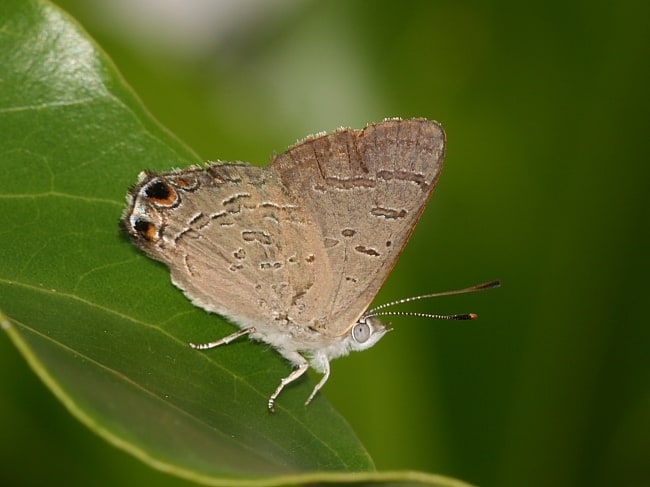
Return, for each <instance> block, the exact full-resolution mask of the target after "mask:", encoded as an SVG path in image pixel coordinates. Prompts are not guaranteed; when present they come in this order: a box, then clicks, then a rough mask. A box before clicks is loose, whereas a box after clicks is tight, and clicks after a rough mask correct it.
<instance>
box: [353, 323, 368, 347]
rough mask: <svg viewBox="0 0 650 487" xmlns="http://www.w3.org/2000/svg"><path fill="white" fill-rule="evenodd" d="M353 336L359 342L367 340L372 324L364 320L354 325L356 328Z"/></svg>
mask: <svg viewBox="0 0 650 487" xmlns="http://www.w3.org/2000/svg"><path fill="white" fill-rule="evenodd" d="M352 338H354V341H355V342H357V343H365V342H367V341H368V338H370V326H369V325H368V323H366V322H365V321H364V322H360V323H357V324H356V325H354V328H352Z"/></svg>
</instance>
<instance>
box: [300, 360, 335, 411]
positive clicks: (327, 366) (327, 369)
mask: <svg viewBox="0 0 650 487" xmlns="http://www.w3.org/2000/svg"><path fill="white" fill-rule="evenodd" d="M323 368H324V370H323V377H322V379H321V380H320V381H319V382H318V384H316V387H314V390H313V391H311V394H309V397H308V398H307V400H306V401H305V406H307V405H308V404H309V403H310V402H311V400H312V399H313V398H314V396H315V395H316V393H317V392H318V391H320V390H321V387H323V386H324V385H325V382H327V379H329V378H330V363H329V362H328V361H327V360H326V361H325V362H324V364H323Z"/></svg>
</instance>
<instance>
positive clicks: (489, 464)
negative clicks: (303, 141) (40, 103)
mask: <svg viewBox="0 0 650 487" xmlns="http://www.w3.org/2000/svg"><path fill="white" fill-rule="evenodd" d="M58 4H59V5H60V6H61V7H63V8H64V9H66V10H67V11H68V12H70V13H71V14H72V15H73V16H75V17H76V18H77V19H78V20H79V22H80V23H81V24H82V25H83V26H84V28H85V29H87V30H88V31H89V32H90V34H91V35H92V36H93V37H94V38H95V39H96V40H97V41H98V43H99V44H100V45H101V46H102V47H103V48H104V49H105V50H106V51H107V52H108V54H109V55H110V56H111V57H112V58H113V60H114V61H115V63H116V65H117V66H118V68H119V69H120V70H121V72H122V73H123V75H124V77H125V78H126V80H127V81H128V82H129V83H130V84H131V85H132V86H133V88H134V90H135V91H136V92H137V93H138V94H139V96H140V97H141V98H142V100H143V102H144V104H145V105H146V106H147V107H149V109H150V110H151V112H152V113H153V114H154V116H155V117H156V118H158V119H159V120H160V121H161V122H162V123H163V124H164V125H166V126H167V127H168V128H169V129H170V130H171V131H172V132H174V133H175V134H177V135H178V136H179V138H180V139H182V140H183V141H185V142H186V143H187V144H188V145H189V146H190V147H192V148H194V149H195V150H196V151H197V152H198V153H199V154H201V155H202V156H203V157H204V158H205V159H211V160H216V159H222V160H231V161H232V160H244V161H250V162H253V163H257V164H264V163H266V162H267V161H268V160H269V158H270V155H271V154H272V153H273V152H274V151H275V152H280V151H282V150H284V149H285V148H286V147H287V146H288V145H290V144H292V143H293V142H294V141H295V140H296V139H298V138H302V137H303V136H305V135H307V134H308V133H312V132H318V131H322V130H332V129H334V128H336V127H338V126H341V125H343V126H352V127H355V128H360V127H362V126H364V125H365V124H366V123H367V122H370V121H378V120H381V119H382V118H384V117H387V116H401V117H405V118H406V117H413V116H422V117H427V118H432V119H436V120H439V121H440V122H442V123H443V125H444V126H445V128H446V130H447V134H448V152H447V159H446V168H445V171H444V172H443V176H442V178H441V181H440V184H439V187H438V189H437V191H436V193H435V195H434V197H433V199H432V201H431V203H430V205H429V209H428V210H427V212H426V213H425V215H424V217H423V219H422V221H421V223H420V225H419V227H418V229H417V231H416V232H415V234H414V237H413V239H412V240H411V243H410V244H409V246H408V247H407V249H406V251H405V252H404V254H403V256H402V258H401V260H400V262H399V264H398V266H397V267H396V268H395V270H394V272H393V273H392V275H391V277H390V279H389V281H388V282H387V283H386V286H385V287H384V289H383V290H382V292H381V293H380V295H379V296H378V299H377V302H378V303H381V302H385V301H388V300H391V299H397V298H400V297H404V296H410V295H415V294H422V293H428V292H434V291H440V290H445V289H453V288H456V287H464V286H467V285H471V284H474V283H478V282H482V281H486V280H490V279H494V278H499V279H501V280H502V281H503V287H502V288H501V289H498V290H495V291H490V292H486V293H481V294H476V295H465V296H456V297H449V298H441V299H439V300H435V301H429V302H419V303H415V304H413V305H412V306H410V307H409V308H408V309H412V310H414V311H424V312H427V311H428V312H440V313H456V312H458V313H460V312H469V311H472V312H477V313H479V314H480V315H481V318H480V319H479V320H478V321H475V322H471V323H467V322H465V323H448V322H432V321H428V320H421V319H416V318H395V319H394V320H393V327H394V328H395V331H394V332H393V333H391V334H390V335H389V336H388V337H387V338H386V339H385V340H383V341H382V342H381V343H380V344H379V345H377V346H376V347H375V348H373V349H372V350H370V351H368V352H365V353H362V354H354V355H352V356H350V357H347V358H345V359H341V360H339V361H337V362H335V363H334V364H333V370H332V378H331V380H330V382H329V383H328V384H327V386H326V388H325V389H324V394H325V395H326V396H327V398H328V399H329V400H330V401H331V402H332V403H333V404H335V406H336V407H337V408H338V409H339V410H340V411H341V412H342V413H343V415H344V416H345V417H347V418H348V419H349V421H350V422H351V424H352V425H353V427H354V428H355V430H356V431H357V432H358V434H359V436H360V438H361V439H362V441H363V442H364V443H365V444H366V446H367V448H368V449H369V451H370V453H371V454H372V455H373V457H374V459H375V461H376V464H377V467H378V468H379V469H382V470H386V469H418V470H426V471H430V472H437V473H442V474H446V475H450V476H455V477H458V478H461V479H464V480H466V481H468V482H472V483H476V484H479V485H485V486H487V485H495V486H497V485H498V486H521V485H527V486H548V485H553V486H574V485H592V486H600V485H602V486H606V485H634V486H637V485H638V486H640V485H650V454H649V452H650V360H649V355H650V353H649V352H650V328H649V327H648V319H647V317H646V316H645V308H644V304H645V302H646V301H647V300H648V296H650V285H649V284H648V282H649V279H648V275H649V274H650V266H649V262H650V259H649V256H648V255H649V250H648V249H650V238H648V237H649V233H650V232H649V223H650V219H649V216H650V215H649V213H650V212H649V209H650V205H649V201H648V200H649V198H648V194H649V190H648V184H647V181H648V180H649V177H650V159H649V155H650V150H649V148H650V147H649V146H650V137H649V136H648V134H647V131H648V128H649V127H650V124H649V122H650V116H649V113H650V103H649V102H648V86H650V76H649V73H648V66H649V65H650V63H649V61H650V56H649V54H650V52H649V51H650V29H649V28H648V26H649V25H650V4H648V3H647V2H640V1H639V2H633V1H627V2H626V1H622V2H584V1H583V2H560V1H557V0H555V1H545V2H514V1H505V0H497V1H493V2H471V1H419V2H418V1H408V0H407V1H400V2H396V1H392V2H389V1H375V2H361V1H343V0H339V1H328V2H323V1H289V0H286V1H252V0H250V1H236V0H233V1H230V2H227V1H207V0H206V1H199V0H194V1H178V2H173V1H169V0H168V1H163V0H147V1H145V0H138V1H130V2H129V1H125V0H123V1H111V2H109V1H100V0H95V1H88V0H76V1H74V0H66V1H60V2H58ZM125 189H126V188H125ZM0 382H2V384H3V395H2V396H1V397H0V418H2V419H1V420H0V426H1V430H2V433H1V434H2V441H0V458H2V468H1V469H0V483H1V484H2V485H17V484H21V485H42V484H44V483H46V482H47V483H51V482H53V481H55V482H57V483H60V484H68V485H81V484H82V483H83V484H92V485H98V486H103V485H116V484H118V483H120V484H122V485H139V484H142V483H144V482H147V483H148V485H162V486H165V485H169V486H177V485H185V484H187V483H186V482H183V481H180V480H177V479H175V478H172V477H168V476H165V475H164V474H161V473H158V472H155V471H152V470H150V469H149V468H148V467H145V466H144V465H142V464H140V463H139V462H138V461H136V460H135V459H132V458H130V457H129V456H128V455H126V454H124V453H122V452H120V451H118V450H116V449H114V448H113V447H111V446H109V445H107V444H105V443H104V442H103V441H102V440H100V439H99V438H97V437H96V436H95V435H94V434H92V433H91V432H89V431H87V430H86V429H85V428H84V427H83V426H81V425H80V424H79V423H77V421H76V420H74V419H73V418H72V417H71V416H70V415H69V414H68V413H67V412H66V411H65V410H64V409H63V407H62V406H61V405H60V404H59V403H58V402H57V401H56V400H55V399H54V397H53V396H52V395H51V394H50V393H49V392H48V391H47V390H46V389H45V388H44V387H43V386H42V385H41V384H40V382H39V381H38V379H36V377H35V376H34V375H33V374H32V373H31V372H30V371H29V370H28V368H27V367H26V366H25V364H24V361H23V359H22V358H21V357H20V356H19V355H18V352H17V351H16V350H15V349H14V348H13V346H12V345H11V344H10V342H9V340H6V339H2V340H0ZM5 391H6V393H4V392H5ZM17 439H19V441H16V440H17ZM35 462H36V463H37V464H38V467H37V468H33V467H30V466H31V465H34V463H35Z"/></svg>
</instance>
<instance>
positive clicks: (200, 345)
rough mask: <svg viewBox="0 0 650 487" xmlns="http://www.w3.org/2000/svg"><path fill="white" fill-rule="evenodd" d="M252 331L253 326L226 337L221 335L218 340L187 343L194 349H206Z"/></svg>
mask: <svg viewBox="0 0 650 487" xmlns="http://www.w3.org/2000/svg"><path fill="white" fill-rule="evenodd" d="M254 332H255V328H254V327H250V328H244V329H243V330H239V331H238V332H235V333H233V334H232V335H228V336H227V337H223V338H221V339H220V340H217V341H216V342H210V343H190V344H189V345H190V347H192V348H194V349H195V350H207V349H209V348H215V347H218V346H219V345H228V344H229V343H230V342H232V341H233V340H236V339H237V338H239V337H242V336H244V335H248V334H249V333H254Z"/></svg>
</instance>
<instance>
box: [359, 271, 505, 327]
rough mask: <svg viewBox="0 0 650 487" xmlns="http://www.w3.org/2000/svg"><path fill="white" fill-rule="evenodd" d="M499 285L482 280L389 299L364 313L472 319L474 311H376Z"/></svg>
mask: <svg viewBox="0 0 650 487" xmlns="http://www.w3.org/2000/svg"><path fill="white" fill-rule="evenodd" d="M500 285H501V281H490V282H484V283H483V284H477V285H476V286H471V287H466V288H464V289H455V290H453V291H443V292H439V293H432V294H423V295H421V296H411V297H410V298H403V299H398V300H397V301H391V302H390V303H384V304H380V305H379V306H375V307H374V308H372V309H369V310H368V311H367V312H366V313H365V315H364V316H365V317H368V316H419V317H422V318H434V319H438V320H473V319H476V318H477V317H478V315H476V314H474V313H464V314H458V315H436V314H429V313H417V312H412V311H384V312H381V313H377V311H379V310H381V309H385V308H389V307H391V306H396V305H398V304H404V303H410V302H411V301H418V300H420V299H429V298H439V297H441V296H451V295H453V294H465V293H473V292H476V291H484V290H486V289H493V288H495V287H499V286H500Z"/></svg>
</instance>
